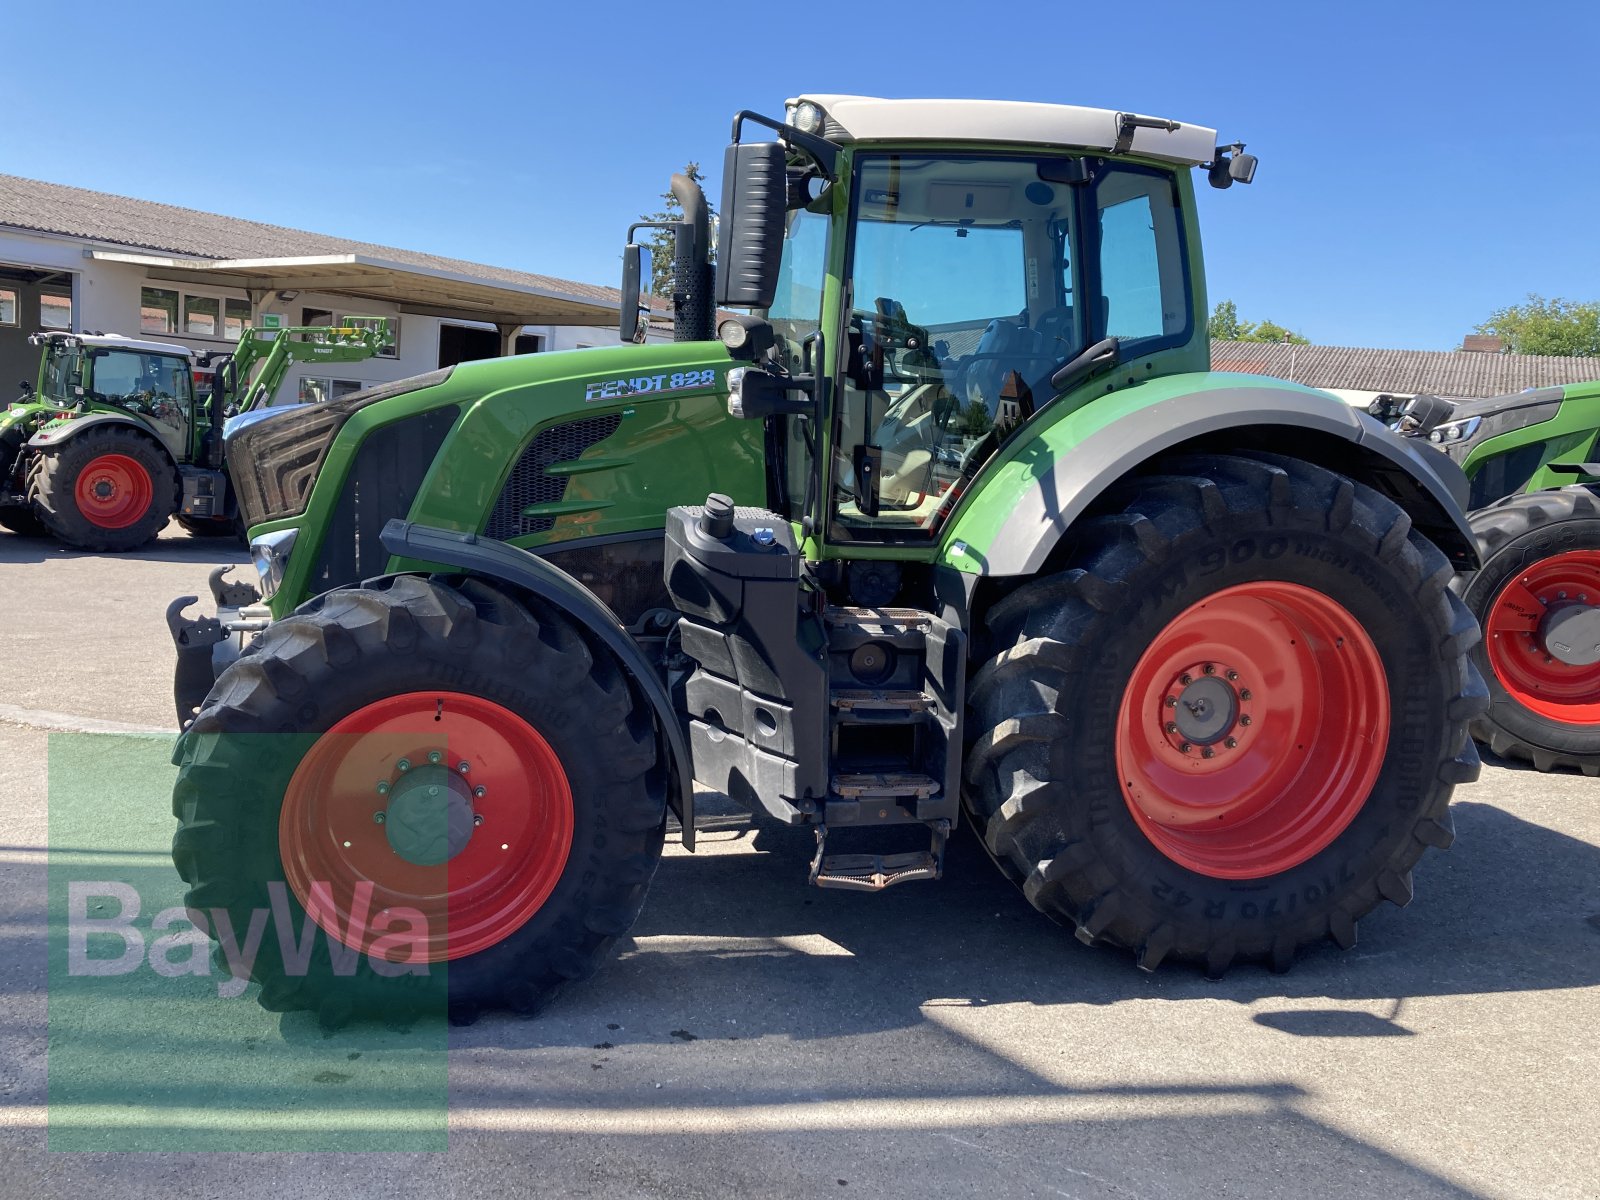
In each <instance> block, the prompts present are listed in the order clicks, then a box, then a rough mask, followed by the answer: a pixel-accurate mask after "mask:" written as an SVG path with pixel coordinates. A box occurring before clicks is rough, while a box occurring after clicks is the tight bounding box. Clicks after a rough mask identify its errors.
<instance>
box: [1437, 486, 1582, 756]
mask: <svg viewBox="0 0 1600 1200" xmlns="http://www.w3.org/2000/svg"><path fill="white" fill-rule="evenodd" d="M1471 520H1472V530H1473V532H1474V533H1475V534H1476V535H1477V538H1478V551H1479V556H1480V558H1481V559H1482V562H1483V566H1482V567H1481V568H1479V569H1478V570H1477V571H1476V572H1474V573H1472V574H1470V575H1464V576H1462V577H1461V578H1460V579H1458V580H1457V582H1456V584H1455V585H1454V586H1455V588H1456V590H1457V591H1458V592H1459V593H1460V595H1461V597H1462V599H1464V600H1465V601H1466V604H1467V607H1468V608H1469V609H1471V610H1472V613H1473V615H1474V616H1476V617H1477V618H1478V620H1479V622H1480V623H1481V624H1482V625H1483V629H1484V640H1483V642H1482V643H1481V644H1480V645H1479V646H1478V647H1477V648H1476V649H1474V650H1473V661H1474V662H1476V663H1477V665H1478V669H1479V670H1480V671H1482V672H1483V674H1484V677H1485V678H1486V679H1487V680H1488V682H1489V697H1490V703H1489V710H1488V711H1487V712H1485V713H1483V714H1482V715H1481V716H1479V717H1477V718H1475V719H1474V720H1473V722H1472V733H1473V736H1474V737H1476V738H1477V739H1478V740H1479V741H1480V742H1482V743H1483V744H1484V745H1486V746H1488V747H1489V749H1490V750H1492V751H1494V752H1495V753H1496V754H1499V755H1503V756H1504V757H1506V758H1516V759H1523V760H1525V761H1527V762H1530V763H1532V764H1533V766H1534V768H1535V769H1536V770H1539V771H1551V770H1555V769H1557V768H1560V767H1570V768H1576V769H1577V770H1580V771H1582V772H1583V773H1584V774H1585V775H1600V662H1588V663H1584V662H1582V661H1579V662H1575V663H1569V662H1566V661H1563V660H1562V659H1561V658H1560V657H1558V656H1557V654H1558V652H1557V651H1556V650H1555V649H1553V648H1552V647H1551V646H1550V645H1549V644H1548V641H1549V633H1550V625H1549V621H1550V618H1552V617H1554V616H1557V615H1559V614H1562V613H1563V610H1565V615H1566V616H1567V617H1568V618H1571V617H1573V616H1574V615H1577V614H1578V613H1580V612H1581V610H1582V609H1583V608H1589V609H1593V608H1595V607H1597V606H1600V498H1597V496H1596V494H1595V489H1593V488H1589V487H1584V486H1581V485H1579V486H1573V487H1564V488H1555V489H1552V490H1550V491H1543V492H1527V493H1524V494H1522V495H1517V496H1511V497H1508V498H1507V499H1505V500H1501V501H1500V502H1499V503H1497V504H1491V505H1489V506H1488V507H1487V508H1481V509H1479V510H1478V511H1477V512H1475V513H1473V514H1472V518H1471ZM1581 624H1583V625H1587V627H1588V629H1589V632H1590V636H1589V637H1588V638H1587V639H1585V644H1584V645H1582V646H1577V645H1574V646H1572V647H1570V648H1568V649H1567V650H1566V651H1565V652H1566V653H1567V654H1568V657H1576V658H1578V659H1579V660H1582V659H1585V658H1593V657H1594V646H1595V642H1594V637H1593V629H1594V624H1595V617H1594V615H1593V614H1592V613H1591V614H1590V615H1588V616H1587V617H1583V618H1582V620H1581ZM1558 636H1559V635H1558ZM1573 650H1576V651H1578V653H1577V654H1576V655H1574V654H1573V653H1572V651H1573Z"/></svg>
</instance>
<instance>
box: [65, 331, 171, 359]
mask: <svg viewBox="0 0 1600 1200" xmlns="http://www.w3.org/2000/svg"><path fill="white" fill-rule="evenodd" d="M45 336H46V338H47V339H48V340H50V341H53V342H55V341H61V342H68V341H70V342H76V343H77V344H79V345H80V346H95V347H101V348H104V349H108V350H134V351H138V352H139V353H142V354H173V355H177V356H179V357H182V358H193V357H194V351H193V350H191V349H189V347H188V346H180V345H178V344H177V343H175V342H150V341H145V340H144V339H143V338H130V337H123V336H122V335H121V334H120V333H65V332H60V331H57V332H52V333H49V334H46V335H45Z"/></svg>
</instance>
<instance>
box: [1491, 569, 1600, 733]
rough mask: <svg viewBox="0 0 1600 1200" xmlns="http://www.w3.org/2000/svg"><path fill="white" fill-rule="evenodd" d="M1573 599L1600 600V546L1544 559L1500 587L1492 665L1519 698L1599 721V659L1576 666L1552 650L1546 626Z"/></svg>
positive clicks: (1539, 708)
mask: <svg viewBox="0 0 1600 1200" xmlns="http://www.w3.org/2000/svg"><path fill="white" fill-rule="evenodd" d="M1571 604H1579V605H1595V604H1600V550H1570V551H1568V552H1567V553H1565V554H1555V555H1552V556H1551V557H1549V558H1546V559H1541V560H1540V561H1538V562H1536V563H1534V564H1533V565H1532V566H1531V567H1529V568H1528V569H1527V570H1526V571H1523V572H1522V573H1521V574H1519V575H1518V576H1517V577H1516V578H1515V579H1512V580H1511V581H1509V582H1508V583H1507V584H1506V585H1505V586H1504V587H1502V588H1501V589H1500V592H1499V594H1498V595H1496V596H1495V598H1494V600H1493V602H1492V603H1490V605H1489V614H1488V620H1486V621H1485V622H1484V630H1483V636H1484V642H1485V647H1486V650H1487V652H1488V656H1489V666H1490V668H1491V669H1492V670H1493V671H1494V674H1495V678H1497V679H1498V680H1499V681H1500V685H1501V686H1502V687H1504V688H1505V689H1506V692H1507V693H1508V694H1509V695H1510V696H1511V698H1512V699H1514V700H1515V701H1516V702H1517V703H1518V704H1520V705H1522V706H1523V707H1524V708H1526V709H1528V710H1529V711H1531V712H1535V713H1537V714H1539V715H1540V716H1541V717H1548V718H1550V719H1551V720H1552V721H1561V722H1563V723H1565V724H1569V725H1589V724H1593V723H1595V722H1596V721H1600V663H1593V664H1590V665H1588V666H1574V665H1573V664H1571V663H1565V662H1562V661H1561V660H1560V659H1558V658H1556V657H1555V656H1554V655H1552V654H1550V653H1549V651H1548V650H1547V648H1546V646H1545V641H1544V637H1543V636H1542V635H1541V627H1542V626H1543V625H1544V622H1545V621H1546V619H1547V618H1548V617H1549V616H1550V615H1551V614H1552V613H1554V612H1557V611H1559V610H1560V609H1561V608H1562V607H1564V606H1566V605H1571Z"/></svg>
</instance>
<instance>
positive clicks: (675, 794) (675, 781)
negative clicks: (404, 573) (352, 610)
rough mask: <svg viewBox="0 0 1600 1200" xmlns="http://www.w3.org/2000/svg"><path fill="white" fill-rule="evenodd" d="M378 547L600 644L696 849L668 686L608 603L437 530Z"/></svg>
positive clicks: (537, 566)
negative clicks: (511, 594)
mask: <svg viewBox="0 0 1600 1200" xmlns="http://www.w3.org/2000/svg"><path fill="white" fill-rule="evenodd" d="M382 537H383V546H384V549H386V550H387V551H388V552H389V553H390V554H391V555H395V556H397V557H399V558H403V559H410V560H412V561H415V562H420V563H426V564H430V565H434V564H436V565H437V568H438V570H440V571H444V572H449V571H460V572H462V573H464V574H469V575H477V576H480V577H482V578H485V579H497V580H500V581H502V582H504V583H507V584H509V585H511V586H512V587H513V588H516V589H518V590H520V591H524V592H527V593H529V594H531V595H534V596H537V597H539V598H540V599H541V600H544V601H546V602H547V603H549V604H553V605H555V606H556V607H557V608H559V609H560V610H561V611H562V612H564V613H566V614H567V615H568V616H569V617H571V618H572V619H573V620H574V621H576V622H577V623H578V624H580V625H582V626H583V627H584V628H585V629H587V630H588V631H589V632H590V633H592V634H593V635H594V636H595V637H597V638H599V639H600V641H601V642H603V643H604V644H605V646H606V648H607V649H609V650H610V651H611V652H612V653H613V654H615V655H616V656H617V661H618V662H620V663H621V664H622V668H623V670H624V671H626V672H627V674H628V677H629V679H630V680H632V682H633V685H634V688H635V690H636V691H637V693H638V694H639V695H640V696H642V697H643V698H644V700H645V701H646V702H647V703H648V704H649V705H650V708H651V711H652V712H653V713H654V715H655V720H656V727H657V729H658V730H659V731H660V736H661V740H662V743H663V745H664V747H665V749H666V751H667V755H668V757H669V759H670V760H671V761H670V762H669V764H668V768H669V774H668V778H669V779H670V780H671V781H672V784H671V786H670V787H669V789H668V797H667V803H668V806H669V807H670V808H671V809H672V811H673V813H675V814H676V815H677V818H678V821H679V823H680V824H682V826H683V845H684V848H685V849H688V850H693V849H694V778H693V776H692V774H691V773H690V772H691V768H690V760H689V747H688V743H687V741H686V740H685V738H684V733H683V725H682V722H681V721H680V720H679V718H678V714H677V710H676V709H675V708H674V707H673V704H672V696H671V694H670V693H669V692H668V691H667V685H666V682H665V681H664V680H663V679H662V678H661V676H660V675H659V674H657V672H656V670H655V668H654V666H652V665H651V663H650V661H649V659H647V658H646V657H645V655H644V652H643V651H642V650H641V649H640V648H639V644H638V643H637V642H635V641H634V640H633V638H632V637H631V636H630V635H629V633H628V631H627V628H626V627H625V626H624V625H623V624H622V621H621V619H620V618H618V616H617V615H616V613H614V612H612V611H611V609H610V608H609V607H607V605H606V603H605V602H604V601H603V600H601V599H600V597H598V596H596V595H595V594H594V593H593V592H591V591H590V590H589V589H588V588H586V587H585V586H584V585H583V584H582V583H580V582H578V580H576V579H574V578H573V577H572V576H571V575H568V574H567V573H566V572H565V571H562V570H560V569H559V568H557V567H554V566H552V565H551V564H550V563H548V562H545V561H544V560H543V559H541V558H539V557H537V556H536V555H533V554H531V553H529V552H528V551H526V550H521V549H518V548H517V547H516V546H512V545H508V544H507V543H505V542H498V541H495V540H493V539H492V538H483V537H479V536H477V535H476V534H471V533H456V532H452V531H450V530H444V529H435V528H433V527H431V526H427V525H418V524H415V523H413V522H409V521H402V520H398V519H396V520H392V521H390V522H389V523H388V524H387V525H385V526H384V527H383V535H382Z"/></svg>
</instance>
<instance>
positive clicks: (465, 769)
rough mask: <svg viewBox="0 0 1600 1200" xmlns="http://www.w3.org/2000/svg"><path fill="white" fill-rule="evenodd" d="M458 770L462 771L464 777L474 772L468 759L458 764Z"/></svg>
mask: <svg viewBox="0 0 1600 1200" xmlns="http://www.w3.org/2000/svg"><path fill="white" fill-rule="evenodd" d="M456 770H458V771H460V772H461V773H462V774H463V775H465V774H466V773H467V772H468V771H470V770H472V764H471V763H469V762H468V761H467V760H466V759H462V760H461V761H460V762H458V763H457V764H456Z"/></svg>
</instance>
